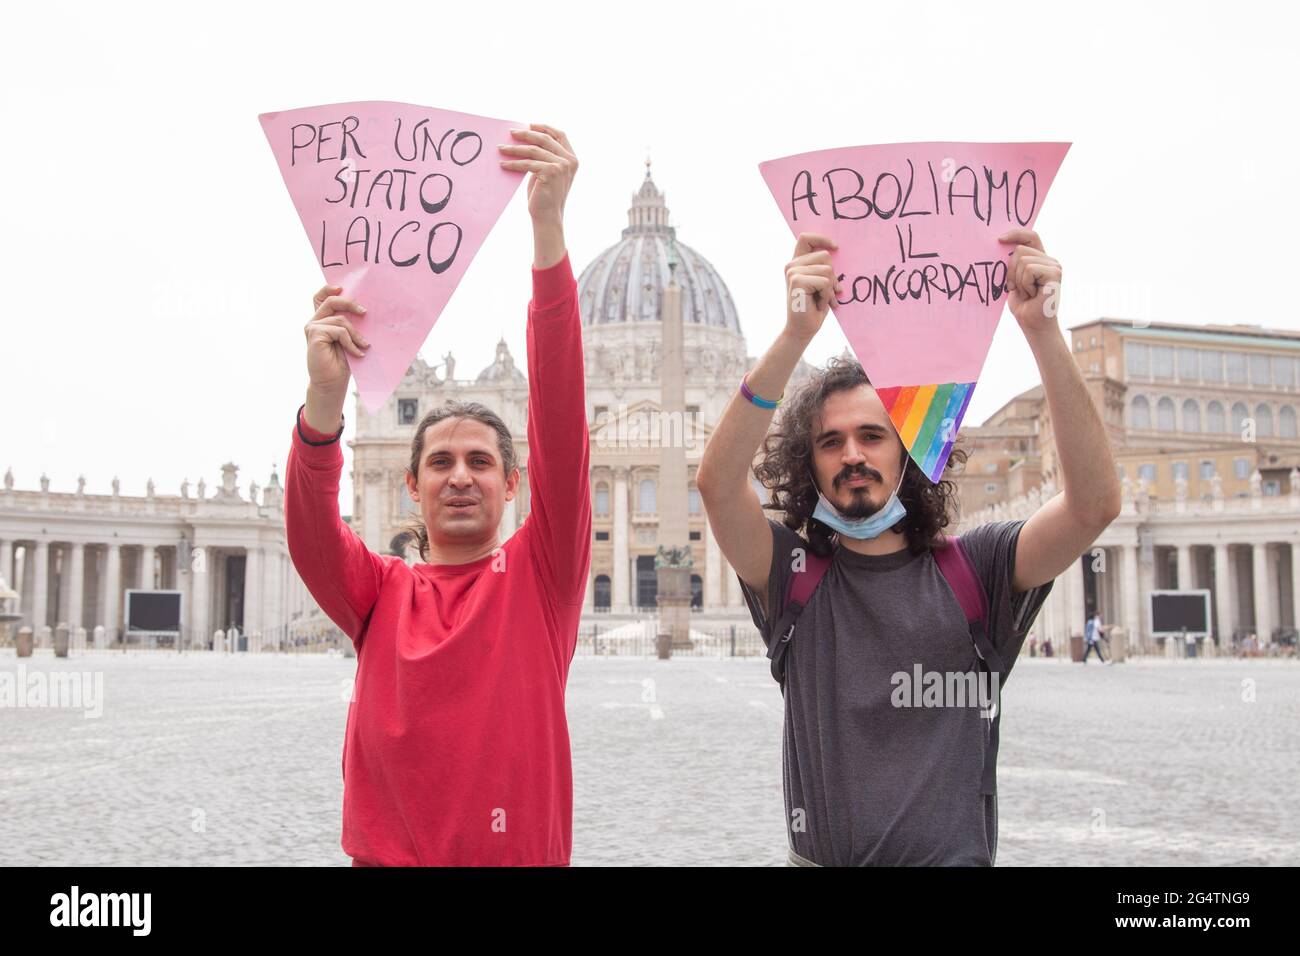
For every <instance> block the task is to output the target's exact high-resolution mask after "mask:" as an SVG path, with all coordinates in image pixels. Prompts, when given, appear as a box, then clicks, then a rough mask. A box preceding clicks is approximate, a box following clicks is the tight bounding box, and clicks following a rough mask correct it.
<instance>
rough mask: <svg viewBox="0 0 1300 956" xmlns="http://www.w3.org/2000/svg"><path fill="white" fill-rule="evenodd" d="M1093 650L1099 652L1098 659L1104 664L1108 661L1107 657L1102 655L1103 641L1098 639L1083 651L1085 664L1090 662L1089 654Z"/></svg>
mask: <svg viewBox="0 0 1300 956" xmlns="http://www.w3.org/2000/svg"><path fill="white" fill-rule="evenodd" d="M1093 651H1096V652H1097V660H1099V661H1101V662H1102V663H1103V664H1104V663H1106V658H1104V657H1102V656H1101V641H1096V642H1095V643H1092V644H1089V645H1088V647H1087V649H1086V650H1084V652H1083V662H1084V663H1085V664H1086V663H1088V655H1089V654H1091V653H1092V652H1093Z"/></svg>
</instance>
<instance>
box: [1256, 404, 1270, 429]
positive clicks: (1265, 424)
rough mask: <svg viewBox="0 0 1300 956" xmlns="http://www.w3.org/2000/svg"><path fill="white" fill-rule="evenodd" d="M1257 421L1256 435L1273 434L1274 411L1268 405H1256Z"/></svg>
mask: <svg viewBox="0 0 1300 956" xmlns="http://www.w3.org/2000/svg"><path fill="white" fill-rule="evenodd" d="M1255 421H1256V426H1255V427H1256V429H1257V431H1256V433H1255V434H1257V435H1272V434H1273V409H1271V408H1269V407H1268V406H1267V405H1262V404H1261V405H1256V406H1255Z"/></svg>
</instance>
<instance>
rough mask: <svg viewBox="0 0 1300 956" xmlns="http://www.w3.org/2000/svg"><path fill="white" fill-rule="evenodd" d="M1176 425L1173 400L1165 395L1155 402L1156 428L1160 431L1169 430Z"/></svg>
mask: <svg viewBox="0 0 1300 956" xmlns="http://www.w3.org/2000/svg"><path fill="white" fill-rule="evenodd" d="M1176 427H1177V426H1176V425H1175V424H1174V400H1173V399H1172V398H1170V397H1168V396H1165V397H1164V398H1162V399H1160V401H1158V402H1156V429H1157V430H1159V431H1162V432H1171V431H1173V430H1174V429H1175V428H1176Z"/></svg>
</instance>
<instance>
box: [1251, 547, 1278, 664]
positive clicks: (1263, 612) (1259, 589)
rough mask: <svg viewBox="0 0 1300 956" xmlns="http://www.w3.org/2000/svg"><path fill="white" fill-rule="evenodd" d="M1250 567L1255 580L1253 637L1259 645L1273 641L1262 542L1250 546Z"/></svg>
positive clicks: (1271, 617)
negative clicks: (1256, 638)
mask: <svg viewBox="0 0 1300 956" xmlns="http://www.w3.org/2000/svg"><path fill="white" fill-rule="evenodd" d="M1251 565H1252V570H1253V574H1252V577H1254V579H1255V636H1256V637H1258V638H1259V645H1260V647H1263V646H1264V645H1266V644H1268V643H1270V642H1271V641H1272V639H1273V608H1272V603H1271V600H1270V598H1269V594H1268V583H1269V573H1268V545H1267V544H1264V543H1262V542H1259V543H1256V544H1253V545H1251Z"/></svg>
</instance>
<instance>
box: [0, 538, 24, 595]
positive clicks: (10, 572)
mask: <svg viewBox="0 0 1300 956" xmlns="http://www.w3.org/2000/svg"><path fill="white" fill-rule="evenodd" d="M0 578H4V582H5V584H7V585H9V587H11V588H13V589H14V590H15V591H19V592H21V591H22V588H20V587H19V586H18V584H17V582H15V581H14V543H13V542H12V541H7V540H4V539H0Z"/></svg>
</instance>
